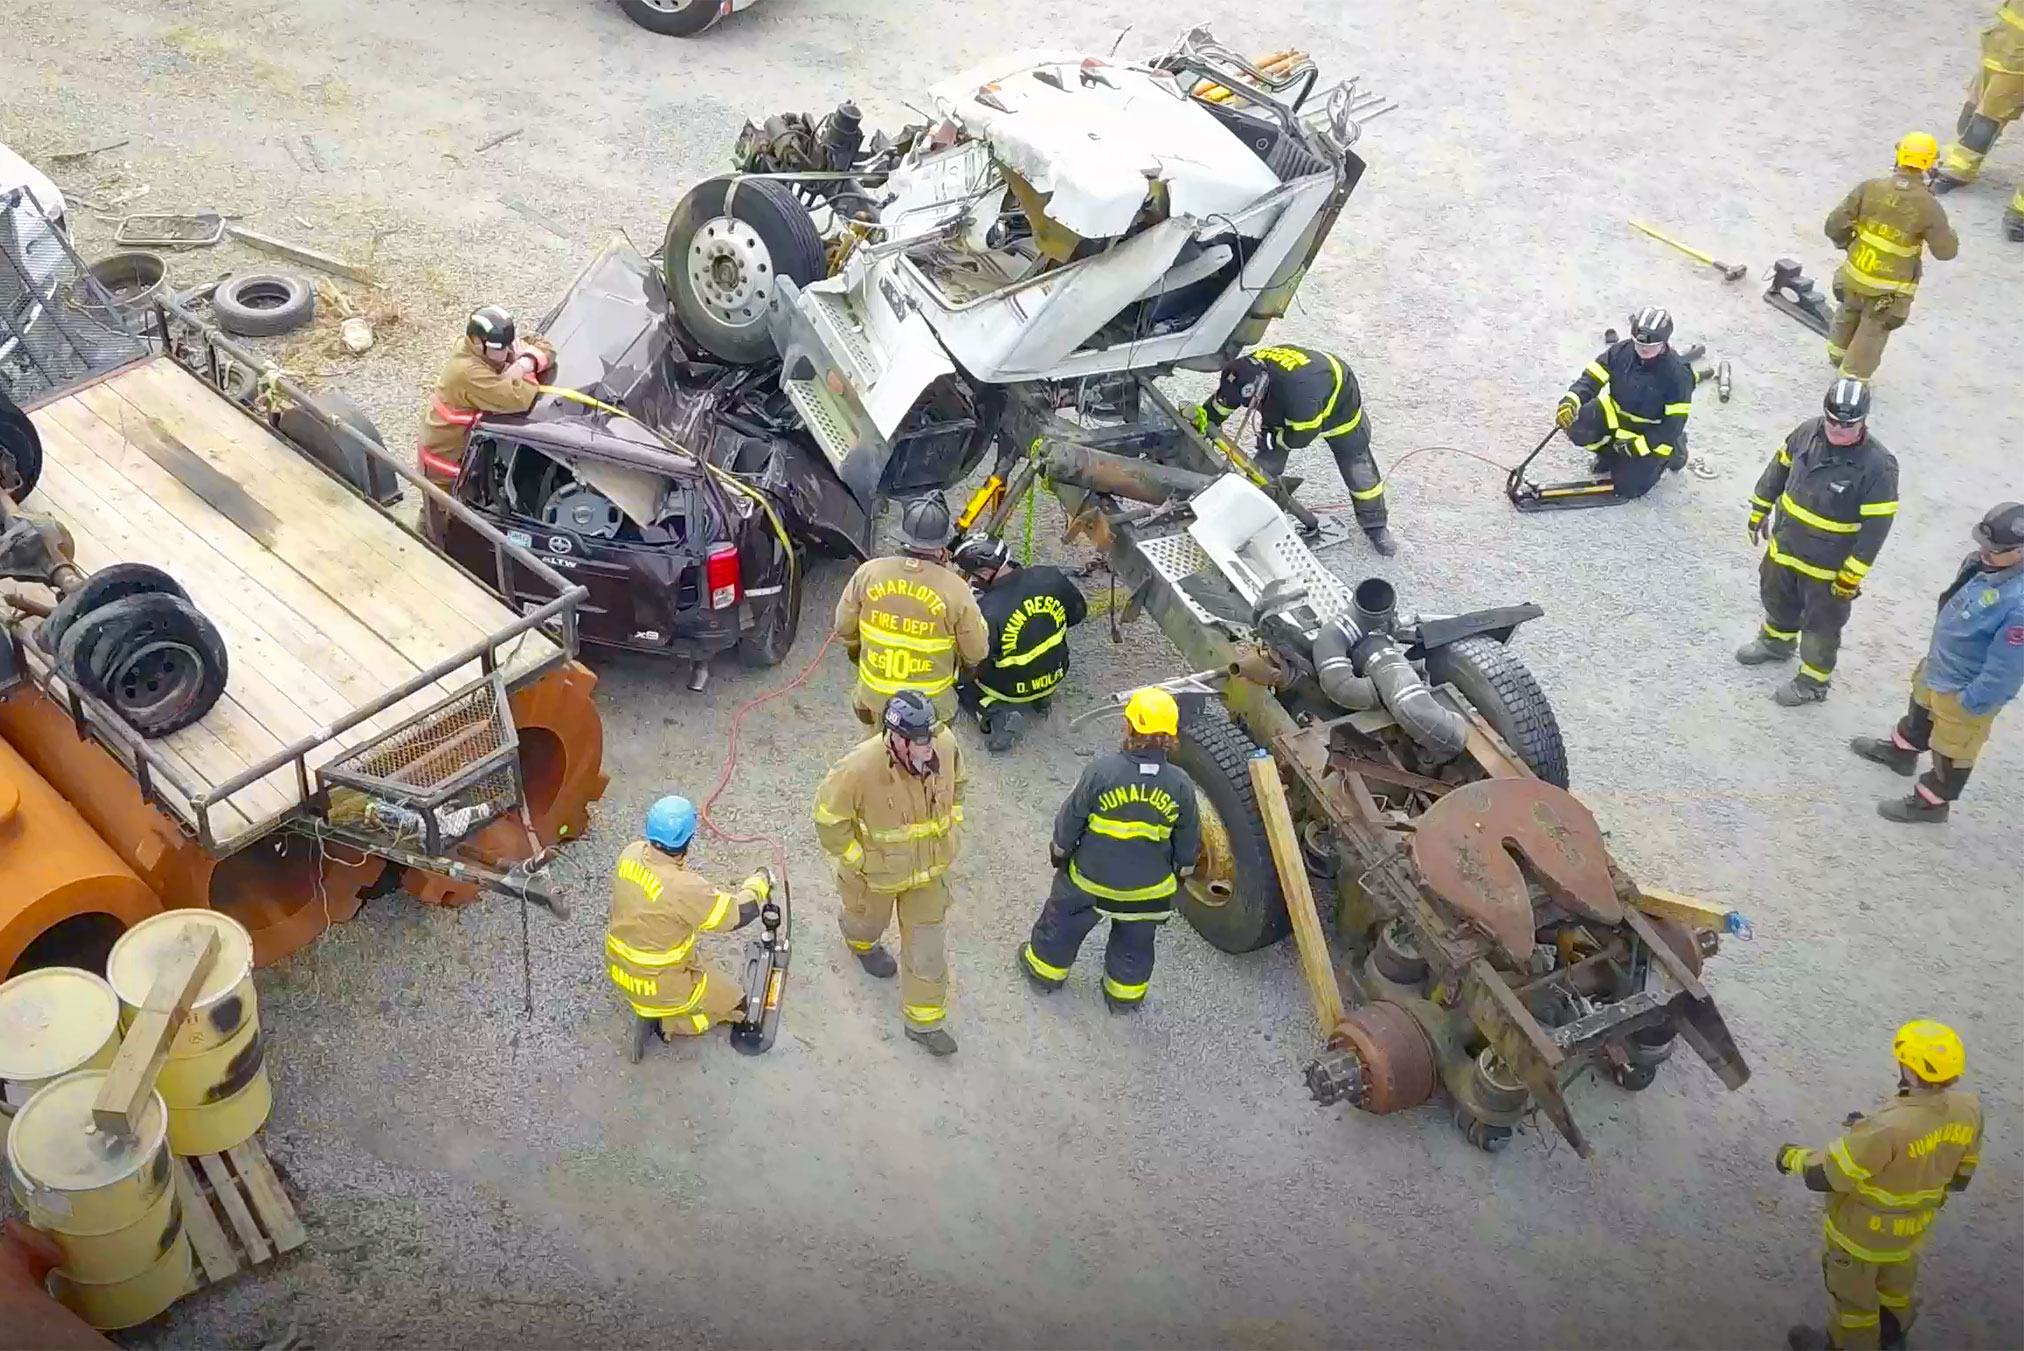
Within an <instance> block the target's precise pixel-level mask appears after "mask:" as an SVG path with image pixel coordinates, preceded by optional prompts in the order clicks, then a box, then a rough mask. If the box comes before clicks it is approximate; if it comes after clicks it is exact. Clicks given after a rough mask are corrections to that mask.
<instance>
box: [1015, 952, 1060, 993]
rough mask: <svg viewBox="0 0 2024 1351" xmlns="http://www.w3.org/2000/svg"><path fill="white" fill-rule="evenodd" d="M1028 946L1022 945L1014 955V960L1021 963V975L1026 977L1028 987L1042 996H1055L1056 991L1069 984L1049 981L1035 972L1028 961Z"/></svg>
mask: <svg viewBox="0 0 2024 1351" xmlns="http://www.w3.org/2000/svg"><path fill="white" fill-rule="evenodd" d="M1027 946H1028V945H1027V944H1025V943H1021V944H1020V945H1019V947H1018V950H1017V951H1015V952H1014V953H1013V954H1012V960H1013V961H1015V962H1017V963H1019V974H1020V975H1022V976H1024V977H1026V983H1027V984H1028V985H1031V986H1032V987H1033V988H1034V989H1036V990H1038V991H1039V992H1040V993H1041V994H1053V993H1054V992H1055V991H1056V990H1058V989H1060V988H1061V987H1062V986H1063V985H1066V984H1067V983H1068V982H1067V981H1062V980H1049V979H1047V977H1045V976H1043V975H1041V974H1040V973H1039V972H1038V971H1035V970H1034V969H1033V964H1032V963H1031V962H1028V961H1027V960H1026V948H1027Z"/></svg>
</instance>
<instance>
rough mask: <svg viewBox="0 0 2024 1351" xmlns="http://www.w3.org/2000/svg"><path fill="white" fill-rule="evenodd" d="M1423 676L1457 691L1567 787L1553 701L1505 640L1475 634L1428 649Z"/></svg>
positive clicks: (1540, 769) (1538, 770)
mask: <svg viewBox="0 0 2024 1351" xmlns="http://www.w3.org/2000/svg"><path fill="white" fill-rule="evenodd" d="M1427 679H1428V680H1429V681H1430V682H1432V683H1433V684H1436V685H1443V684H1447V685H1453V686H1454V687H1455V688H1456V689H1458V690H1460V691H1461V692H1462V696H1463V697H1464V698H1466V699H1467V700H1468V701H1469V702H1470V703H1472V704H1474V705H1475V706H1476V711H1477V712H1478V713H1481V714H1482V715H1483V716H1484V717H1485V718H1486V719H1488V720H1489V723H1490V725H1491V726H1492V727H1494V728H1496V729H1497V735H1498V736H1501V737H1503V738H1504V740H1505V741H1506V742H1508V743H1509V744H1510V747H1511V749H1512V750H1514V751H1516V752H1518V756H1519V758H1520V759H1522V760H1523V761H1524V762H1525V763H1526V764H1527V765H1529V766H1531V768H1532V772H1533V773H1534V774H1537V775H1538V776H1539V777H1540V778H1542V779H1544V780H1546V782H1548V783H1550V784H1552V785H1553V786H1554V787H1556V788H1565V787H1567V747H1566V746H1565V745H1564V744H1563V743H1562V742H1561V740H1560V721H1559V719H1557V718H1555V717H1554V716H1553V705H1551V704H1549V703H1548V702H1546V695H1545V693H1544V691H1542V690H1541V689H1540V688H1539V682H1538V681H1536V680H1534V679H1533V678H1532V672H1530V671H1528V670H1527V669H1525V663H1524V662H1522V661H1520V660H1518V658H1517V657H1516V656H1515V655H1513V654H1512V652H1511V650H1510V649H1509V648H1507V647H1505V646H1504V644H1502V643H1500V642H1498V641H1497V640H1496V639H1495V638H1492V637H1489V636H1488V635H1486V634H1480V633H1479V634H1475V635H1473V636H1471V637H1468V638H1459V639H1457V640H1456V641H1454V642H1452V643H1449V644H1448V645H1447V646H1446V647H1439V648H1435V649H1434V650H1433V651H1432V652H1429V653H1428V654H1427Z"/></svg>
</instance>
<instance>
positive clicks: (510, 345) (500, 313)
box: [415, 305, 555, 486]
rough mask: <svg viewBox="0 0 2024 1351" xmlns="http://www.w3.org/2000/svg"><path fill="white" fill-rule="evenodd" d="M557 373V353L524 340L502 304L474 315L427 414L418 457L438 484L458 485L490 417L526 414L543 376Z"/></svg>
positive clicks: (538, 341)
mask: <svg viewBox="0 0 2024 1351" xmlns="http://www.w3.org/2000/svg"><path fill="white" fill-rule="evenodd" d="M553 369H555V348H554V346H553V345H551V344H550V343H549V341H548V340H547V339H546V338H542V337H532V338H528V339H525V340H524V341H523V340H522V339H521V338H520V337H519V336H518V330H517V329H516V328H515V326H514V323H513V316H512V315H510V314H508V313H507V312H506V311H505V310H502V309H500V308H499V307H498V306H497V305H487V306H485V308H483V309H481V310H478V311H477V312H475V313H474V314H472V316H471V318H470V320H469V321H468V322H467V323H465V325H464V341H463V342H461V343H459V344H458V346H457V354H456V355H455V356H453V357H451V358H450V359H449V360H448V361H447V362H445V363H444V364H443V369H442V371H441V373H440V374H438V375H437V376H436V396H435V398H434V400H433V401H431V402H430V404H429V411H428V412H426V413H424V414H423V415H422V443H421V446H420V448H419V449H418V450H417V451H416V452H415V456H416V458H417V459H418V460H419V461H420V462H421V466H422V473H423V474H424V475H426V476H427V477H428V479H429V480H430V481H431V482H432V483H436V484H438V485H443V486H447V485H448V484H450V483H453V482H455V481H456V478H457V471H458V469H459V468H460V467H462V465H463V463H464V443H465V441H466V440H467V439H469V437H470V435H471V428H472V427H474V426H476V425H477V422H478V419H479V417H480V416H482V415H483V414H486V413H524V412H526V411H527V410H528V409H530V408H532V407H533V406H534V401H535V400H536V399H538V398H540V397H541V391H540V390H539V389H538V388H537V386H538V385H539V384H540V383H541V377H542V375H543V374H545V373H546V372H548V371H551V370H553Z"/></svg>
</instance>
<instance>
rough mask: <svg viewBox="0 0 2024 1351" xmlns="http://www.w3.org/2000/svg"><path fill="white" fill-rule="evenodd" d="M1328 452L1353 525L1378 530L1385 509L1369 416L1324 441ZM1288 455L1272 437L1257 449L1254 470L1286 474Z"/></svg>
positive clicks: (1385, 520) (1274, 474)
mask: <svg viewBox="0 0 2024 1351" xmlns="http://www.w3.org/2000/svg"><path fill="white" fill-rule="evenodd" d="M1328 451H1329V453H1330V454H1331V455H1333V456H1335V467H1336V469H1337V470H1338V471H1339V472H1340V473H1341V474H1342V483H1343V486H1344V487H1345V488H1348V489H1349V501H1350V506H1351V507H1352V508H1353V509H1354V510H1355V512H1356V523H1357V524H1358V525H1360V526H1362V527H1363V529H1364V531H1365V533H1368V532H1370V531H1372V530H1381V529H1383V528H1384V526H1385V525H1386V523H1387V521H1388V520H1389V513H1388V512H1387V511H1386V509H1385V501H1384V475H1383V474H1382V473H1380V472H1379V471H1378V467H1377V457H1376V456H1375V455H1373V454H1371V449H1370V414H1369V413H1368V412H1365V414H1364V415H1363V418H1362V419H1361V420H1360V421H1359V422H1358V423H1357V424H1356V426H1354V427H1352V428H1351V429H1350V430H1348V431H1346V432H1344V433H1342V434H1341V435H1339V436H1331V437H1329V438H1328ZM1291 453H1292V452H1291V451H1289V450H1287V449H1286V448H1285V447H1283V446H1281V445H1279V444H1278V438H1277V437H1272V438H1270V439H1269V440H1267V442H1266V443H1265V444H1264V445H1262V446H1260V447H1259V448H1258V454H1257V456H1256V458H1257V461H1258V467H1259V468H1260V469H1263V470H1264V471H1265V472H1266V473H1268V474H1270V475H1271V476H1272V477H1273V478H1279V477H1282V476H1283V475H1284V474H1285V473H1286V457H1287V456H1288V455H1290V454H1291Z"/></svg>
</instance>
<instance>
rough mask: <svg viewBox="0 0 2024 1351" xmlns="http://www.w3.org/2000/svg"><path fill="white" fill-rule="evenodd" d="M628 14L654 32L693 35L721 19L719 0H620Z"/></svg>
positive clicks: (620, 5) (668, 34) (688, 36)
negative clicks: (718, 17)
mask: <svg viewBox="0 0 2024 1351" xmlns="http://www.w3.org/2000/svg"><path fill="white" fill-rule="evenodd" d="M618 7H619V8H620V9H622V10H624V11H625V16H626V17H627V18H628V19H631V20H632V21H633V22H634V23H636V24H638V25H639V26H640V27H642V28H644V29H646V30H647V31H648V32H651V33H659V34H661V35H662V36H664V37H671V38H692V37H694V36H696V34H698V33H700V32H702V31H703V30H704V29H706V28H708V27H709V26H710V25H711V24H713V23H715V22H717V15H718V13H719V10H718V5H717V0H618Z"/></svg>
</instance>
